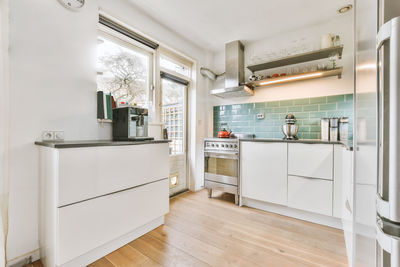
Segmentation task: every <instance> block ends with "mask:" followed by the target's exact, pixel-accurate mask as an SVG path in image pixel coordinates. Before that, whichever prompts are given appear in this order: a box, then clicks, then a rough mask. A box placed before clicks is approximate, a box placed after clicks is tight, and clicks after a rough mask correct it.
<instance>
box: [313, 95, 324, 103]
mask: <svg viewBox="0 0 400 267" xmlns="http://www.w3.org/2000/svg"><path fill="white" fill-rule="evenodd" d="M310 104H326V96H322V97H313V98H310Z"/></svg>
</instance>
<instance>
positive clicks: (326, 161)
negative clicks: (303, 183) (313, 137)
mask: <svg viewBox="0 0 400 267" xmlns="http://www.w3.org/2000/svg"><path fill="white" fill-rule="evenodd" d="M288 174H289V175H298V176H305V177H314V178H322V179H330V180H332V179H333V145H327V144H289V155H288Z"/></svg>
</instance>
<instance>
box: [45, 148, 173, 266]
mask: <svg viewBox="0 0 400 267" xmlns="http://www.w3.org/2000/svg"><path fill="white" fill-rule="evenodd" d="M144 151H146V152H145V154H143V152H144ZM118 152H120V153H118ZM152 153H154V155H152ZM74 154H75V157H74ZM104 154H108V155H104ZM140 154H141V155H142V156H143V155H145V157H140V156H141V155H140ZM81 155H85V156H86V157H81ZM88 155H92V156H90V157H89V156H88ZM111 155H112V156H111ZM127 158H128V159H129V158H130V159H134V160H132V161H128V160H127ZM105 159H106V160H105ZM149 160H151V163H150V161H149ZM122 163H123V165H125V166H122V165H121V164H122ZM168 164H169V155H168V143H161V144H143V145H127V146H111V147H110V146H109V147H85V148H62V149H57V148H48V147H41V148H40V200H39V210H40V216H39V245H40V254H41V260H42V262H43V263H44V265H45V266H46V267H47V266H49V267H50V266H51V267H53V266H63V267H67V266H71V267H72V266H74V267H76V266H86V265H88V264H90V263H91V262H93V261H96V260H97V259H99V258H101V257H104V256H105V255H107V254H108V253H110V252H112V251H114V250H116V249H118V248H119V247H121V246H123V245H125V244H126V243H128V242H131V241H132V240H134V239H136V238H137V237H139V236H141V235H143V234H145V233H147V232H149V231H151V230H153V229H154V228H156V227H158V226H160V225H161V224H163V223H164V215H165V214H166V213H168V210H169V181H168V176H169V167H168ZM66 166H69V167H68V168H66ZM151 166H158V168H152V167H151ZM126 168H128V169H126ZM104 169H107V172H103V173H101V172H102V170H104ZM146 169H147V170H146ZM79 170H82V171H79ZM89 170H91V171H89ZM100 173H101V174H100ZM124 173H125V174H124ZM107 184H109V185H110V186H107Z"/></svg>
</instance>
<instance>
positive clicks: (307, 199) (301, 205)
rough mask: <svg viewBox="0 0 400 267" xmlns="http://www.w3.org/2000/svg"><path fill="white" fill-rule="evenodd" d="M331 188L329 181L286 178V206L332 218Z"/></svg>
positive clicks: (331, 184) (331, 183)
mask: <svg viewBox="0 0 400 267" xmlns="http://www.w3.org/2000/svg"><path fill="white" fill-rule="evenodd" d="M332 188H333V182H332V181H329V180H323V179H316V178H308V177H299V176H291V175H289V176H288V206H289V207H291V208H296V209H301V210H306V211H311V212H315V213H319V214H324V215H329V216H332V192H333V191H332Z"/></svg>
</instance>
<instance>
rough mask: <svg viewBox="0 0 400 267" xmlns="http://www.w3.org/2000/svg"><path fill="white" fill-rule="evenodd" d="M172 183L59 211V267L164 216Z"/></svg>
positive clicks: (147, 187) (154, 185) (165, 181)
mask: <svg viewBox="0 0 400 267" xmlns="http://www.w3.org/2000/svg"><path fill="white" fill-rule="evenodd" d="M168 184H169V181H168V179H164V180H161V181H158V182H154V183H150V184H147V185H143V186H139V187H136V188H133V189H130V190H125V191H122V192H119V193H114V194H111V195H106V196H102V197H98V198H95V199H92V200H88V201H84V202H81V203H78V204H74V205H70V206H67V207H63V208H59V209H58V232H59V238H58V255H59V256H58V260H57V263H58V265H62V264H64V263H66V262H68V261H70V260H72V259H74V258H76V257H78V256H80V255H83V254H85V253H87V252H89V251H91V250H93V249H95V248H96V247H98V246H101V245H104V244H106V243H108V242H110V241H112V240H114V239H115V238H118V237H120V236H123V235H125V234H127V233H129V232H131V231H133V230H135V229H136V228H138V227H140V226H143V225H145V224H146V223H148V222H150V221H152V220H155V219H157V218H158V217H160V216H163V215H165V214H166V213H167V212H168V208H169V186H168Z"/></svg>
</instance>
